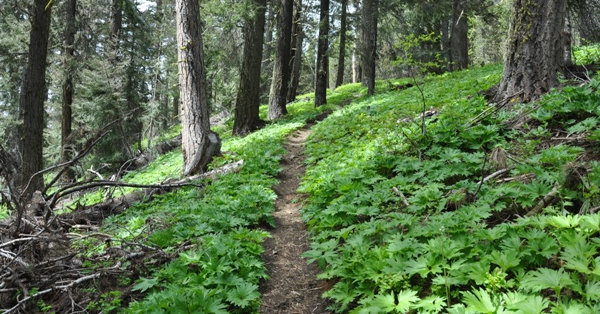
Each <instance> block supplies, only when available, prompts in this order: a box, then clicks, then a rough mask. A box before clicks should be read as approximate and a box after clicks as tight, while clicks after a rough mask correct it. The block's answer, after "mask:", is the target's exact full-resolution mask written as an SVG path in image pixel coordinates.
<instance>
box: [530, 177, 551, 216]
mask: <svg viewBox="0 0 600 314" xmlns="http://www.w3.org/2000/svg"><path fill="white" fill-rule="evenodd" d="M556 194H558V184H555V185H554V187H553V188H552V190H551V191H550V192H548V194H546V195H545V196H544V198H542V199H541V200H540V201H539V202H538V203H537V205H536V206H535V207H534V208H533V209H532V210H530V211H529V212H528V213H527V214H525V217H530V216H533V215H535V214H539V213H540V212H541V211H542V209H544V208H546V207H548V206H550V205H552V204H554V203H555V202H556V200H557V198H556Z"/></svg>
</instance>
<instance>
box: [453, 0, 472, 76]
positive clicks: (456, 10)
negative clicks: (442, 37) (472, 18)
mask: <svg viewBox="0 0 600 314" xmlns="http://www.w3.org/2000/svg"><path fill="white" fill-rule="evenodd" d="M450 57H451V60H450V68H451V69H452V70H453V71H456V70H462V69H466V68H467V67H469V24H468V23H467V15H466V13H465V0H454V3H453V5H452V26H451V33H450Z"/></svg>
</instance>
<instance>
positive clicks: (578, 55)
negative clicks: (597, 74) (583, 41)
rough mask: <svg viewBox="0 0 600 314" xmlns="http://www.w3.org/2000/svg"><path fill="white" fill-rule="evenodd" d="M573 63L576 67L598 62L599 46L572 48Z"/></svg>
mask: <svg viewBox="0 0 600 314" xmlns="http://www.w3.org/2000/svg"><path fill="white" fill-rule="evenodd" d="M573 62H575V64H577V65H588V64H594V63H598V62H600V44H594V45H588V46H581V47H576V48H574V49H573Z"/></svg>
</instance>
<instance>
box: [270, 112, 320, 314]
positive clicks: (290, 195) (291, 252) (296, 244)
mask: <svg viewBox="0 0 600 314" xmlns="http://www.w3.org/2000/svg"><path fill="white" fill-rule="evenodd" d="M312 125H314V123H311V124H308V125H306V126H305V127H303V128H302V129H300V130H298V131H296V132H294V133H293V134H292V135H291V136H289V137H288V141H287V143H286V144H285V149H286V150H287V154H286V155H285V156H284V157H283V159H282V161H281V166H282V167H283V168H284V169H283V171H282V172H281V173H280V174H279V176H278V179H279V180H280V182H279V184H277V185H276V186H274V187H273V189H274V190H275V192H276V193H277V200H276V201H275V208H276V211H275V212H274V213H273V216H274V218H275V223H276V228H274V229H273V230H270V232H271V238H268V239H267V240H266V241H265V243H264V249H265V252H264V253H263V260H264V261H265V265H266V267H267V274H268V275H269V277H270V278H269V279H268V280H265V281H264V282H263V283H262V285H261V293H262V294H263V299H262V304H261V308H260V312H261V313H327V312H328V311H327V306H328V304H327V302H326V300H324V299H323V298H321V294H323V292H325V291H326V290H327V283H326V282H325V281H322V280H318V279H317V274H318V273H319V272H320V271H319V268H318V266H317V265H316V263H312V264H307V263H306V260H305V259H304V258H302V253H303V252H305V251H307V250H309V249H310V246H309V242H308V239H307V236H308V235H307V231H306V226H305V224H304V222H303V221H302V217H301V214H300V208H301V206H302V203H301V201H302V199H304V198H305V196H304V195H302V194H298V192H297V191H296V190H297V189H298V186H299V184H300V178H301V177H302V176H304V171H305V165H304V159H305V157H304V146H305V143H306V139H307V138H308V136H309V135H310V132H311V131H310V127H311V126H312Z"/></svg>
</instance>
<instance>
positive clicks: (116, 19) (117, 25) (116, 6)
mask: <svg viewBox="0 0 600 314" xmlns="http://www.w3.org/2000/svg"><path fill="white" fill-rule="evenodd" d="M121 2H122V0H112V6H111V10H110V12H111V22H112V23H111V28H110V40H111V41H112V45H113V47H112V48H113V49H114V50H118V49H119V40H120V37H121V29H122V28H123V11H122V10H121Z"/></svg>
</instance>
